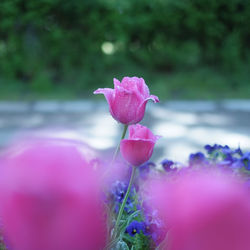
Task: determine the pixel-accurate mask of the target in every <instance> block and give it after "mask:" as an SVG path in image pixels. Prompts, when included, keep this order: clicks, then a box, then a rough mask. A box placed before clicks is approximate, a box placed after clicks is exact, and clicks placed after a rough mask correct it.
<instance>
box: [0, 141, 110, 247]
mask: <svg viewBox="0 0 250 250" xmlns="http://www.w3.org/2000/svg"><path fill="white" fill-rule="evenodd" d="M17 149H18V147H16V148H15V150H14V151H9V152H8V153H6V155H5V156H3V157H2V158H1V161H0V165H1V170H0V171H1V173H0V200H1V203H0V216H1V222H2V225H3V232H4V239H5V241H6V243H7V245H8V249H10V250H44V249H46V250H69V249H72V250H73V249H74V250H82V249H93V250H94V249H103V247H104V246H105V243H106V235H107V232H106V227H107V226H106V215H105V210H104V209H103V204H102V202H101V199H100V189H99V185H98V178H97V176H96V175H95V173H94V171H93V169H92V168H91V167H90V165H89V164H88V163H87V161H86V160H85V158H84V155H83V154H82V153H80V151H78V148H77V147H76V145H73V144H72V145H71V144H70V143H62V142H61V143H60V142H59V141H57V142H56V143H55V142H53V141H43V142H41V141H37V142H34V143H30V144H29V145H26V146H25V148H19V150H17Z"/></svg>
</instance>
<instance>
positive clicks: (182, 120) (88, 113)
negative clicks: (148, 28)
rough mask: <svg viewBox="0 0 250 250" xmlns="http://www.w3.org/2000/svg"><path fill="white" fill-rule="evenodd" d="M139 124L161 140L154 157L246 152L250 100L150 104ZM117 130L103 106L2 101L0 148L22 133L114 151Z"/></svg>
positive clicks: (180, 157) (176, 158) (102, 103)
mask: <svg viewBox="0 0 250 250" xmlns="http://www.w3.org/2000/svg"><path fill="white" fill-rule="evenodd" d="M142 124H145V125H147V126H148V127H149V128H151V129H152V131H153V132H154V133H155V134H159V135H162V136H163V138H162V139H160V140H159V142H158V143H157V149H156V150H155V154H154V158H155V159H156V160H157V161H159V160H161V159H162V158H164V157H168V158H172V159H174V160H180V161H183V160H186V158H187V156H188V154H189V153H190V152H195V151H197V150H201V149H202V147H203V146H204V145H205V144H207V143H209V144H213V143H221V144H228V145H229V146H232V147H237V146H238V145H240V146H241V147H242V148H243V149H250V100H227V101H221V102H212V101H190V102H188V101H172V102H166V103H162V104H153V103H148V106H147V112H146V115H145V118H144V120H143V121H142ZM121 129H122V128H121V125H119V124H118V123H117V122H115V121H114V120H113V119H112V117H111V116H110V115H109V112H108V105H107V103H106V102H95V101H74V102H58V101H38V102H0V147H4V146H6V145H8V144H9V143H10V142H11V141H13V140H14V139H15V138H17V137H19V136H23V135H25V134H30V133H35V134H47V133H49V134H51V135H53V136H56V137H67V138H74V139H80V140H84V141H86V142H87V143H89V144H90V145H91V146H93V147H95V148H98V149H100V150H104V151H105V150H108V149H109V148H111V147H114V146H115V145H116V143H117V141H118V138H119V137H120V133H121Z"/></svg>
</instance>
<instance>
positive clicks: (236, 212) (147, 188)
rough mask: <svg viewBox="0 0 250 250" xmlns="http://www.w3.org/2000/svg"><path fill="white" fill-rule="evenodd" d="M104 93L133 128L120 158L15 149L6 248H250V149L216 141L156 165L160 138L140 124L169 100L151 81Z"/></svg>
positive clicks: (4, 165) (38, 143)
mask: <svg viewBox="0 0 250 250" xmlns="http://www.w3.org/2000/svg"><path fill="white" fill-rule="evenodd" d="M94 93H95V94H104V95H105V97H106V100H107V102H108V104H109V110H110V114H111V115H112V117H113V118H114V119H115V120H117V121H118V122H120V123H122V124H123V125H124V131H123V135H122V139H121V141H120V142H119V144H118V147H117V150H116V151H115V154H114V156H113V159H112V161H110V159H109V158H108V157H107V159H106V158H105V156H102V157H100V156H99V155H98V153H96V151H94V150H92V149H90V148H89V147H87V146H86V145H85V144H84V146H83V145H82V144H79V143H75V142H73V141H67V140H55V139H42V140H31V141H28V142H27V141H25V142H24V143H23V142H22V143H20V144H19V143H17V144H16V145H14V146H13V147H10V148H9V149H8V150H6V152H4V153H3V154H2V155H1V156H0V201H1V202H0V221H1V227H0V232H1V233H0V234H1V235H0V249H1V250H2V249H4V248H5V246H7V249H10V250H40V249H46V250H64V249H65V250H66V249H67V250H68V249H72V250H82V249H91V250H99V249H107V250H109V249H110V250H116V249H138V250H140V249H143V250H144V249H145V250H149V249H163V250H166V249H167V250H211V249H213V250H249V249H250V237H249V235H250V199H249V192H250V152H243V151H242V150H241V149H240V148H237V149H231V148H230V147H229V146H227V145H226V146H222V145H217V144H215V145H206V146H205V152H195V153H192V154H190V156H189V158H188V160H187V162H186V163H180V162H175V161H172V160H171V159H163V160H162V161H161V162H160V163H159V164H157V163H154V162H152V161H151V160H150V158H151V156H152V154H153V149H154V147H155V143H156V142H157V140H158V139H159V138H160V137H159V136H157V135H154V134H153V133H152V131H150V130H149V129H148V128H147V127H145V126H142V125H141V124H138V122H140V121H141V120H142V119H143V117H144V113H145V108H146V104H147V102H148V100H150V99H151V100H153V101H154V102H159V99H158V97H156V96H153V95H150V92H149V89H148V87H147V85H146V83H145V81H144V80H143V79H142V78H137V77H131V78H130V77H124V78H123V80H122V81H121V82H120V81H118V80H116V79H114V89H110V88H104V89H98V90H96V91H95V92H94ZM127 128H128V130H129V135H128V137H127V138H126V131H127ZM166 129H167V128H166ZM92 151H94V152H95V153H94V152H92ZM119 152H120V153H121V156H122V158H117V154H118V153H119ZM91 155H93V157H91ZM120 159H121V161H120ZM105 162H106V163H105ZM105 164H106V165H105ZM120 168H122V169H123V171H120ZM104 169H105V170H104ZM124 170H125V171H124ZM124 172H125V173H124ZM128 176H129V177H128ZM2 243H4V244H2ZM2 245H5V246H2Z"/></svg>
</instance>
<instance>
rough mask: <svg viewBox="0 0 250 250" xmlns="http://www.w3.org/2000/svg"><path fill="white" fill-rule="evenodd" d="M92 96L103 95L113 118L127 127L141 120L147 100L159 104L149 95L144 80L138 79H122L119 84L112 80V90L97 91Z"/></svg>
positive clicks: (156, 98) (155, 98) (156, 99)
mask: <svg viewBox="0 0 250 250" xmlns="http://www.w3.org/2000/svg"><path fill="white" fill-rule="evenodd" d="M94 94H104V96H105V98H106V100H107V102H108V104H109V110H110V113H111V115H112V116H113V118H114V119H115V120H117V121H118V122H121V123H123V124H127V125H128V124H136V123H138V122H140V121H141V120H142V119H143V117H144V112H145V108H146V104H147V102H148V100H150V99H151V100H153V101H154V102H159V99H158V97H157V96H154V95H150V93H149V89H148V86H147V85H146V83H145V81H144V79H143V78H138V77H124V78H123V79H122V81H121V82H120V81H118V80H117V79H115V78H114V89H110V88H104V89H97V90H96V91H95V92H94Z"/></svg>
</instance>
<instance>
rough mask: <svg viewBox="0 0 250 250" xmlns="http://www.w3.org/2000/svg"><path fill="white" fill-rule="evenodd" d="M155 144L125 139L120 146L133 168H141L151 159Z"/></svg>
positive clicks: (147, 141)
mask: <svg viewBox="0 0 250 250" xmlns="http://www.w3.org/2000/svg"><path fill="white" fill-rule="evenodd" d="M154 144H155V143H154V142H152V141H149V140H129V139H124V140H122V141H121V145H120V147H121V154H122V156H123V157H124V158H125V159H126V160H127V161H128V162H129V163H130V164H131V165H132V166H140V165H141V164H143V163H144V162H146V161H148V160H149V159H150V157H151V155H152V153H153V148H154Z"/></svg>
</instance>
